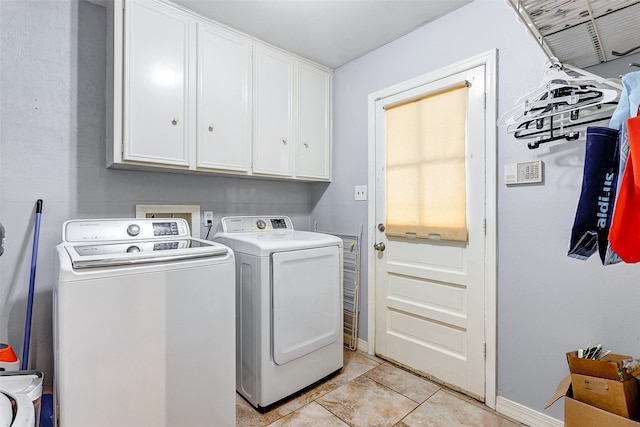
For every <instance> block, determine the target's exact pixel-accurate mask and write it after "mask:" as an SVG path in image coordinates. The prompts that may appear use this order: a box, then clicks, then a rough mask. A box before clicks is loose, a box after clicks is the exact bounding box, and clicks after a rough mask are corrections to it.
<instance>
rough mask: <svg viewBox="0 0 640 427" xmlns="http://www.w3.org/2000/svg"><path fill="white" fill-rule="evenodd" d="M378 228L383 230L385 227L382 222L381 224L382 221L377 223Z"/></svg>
mask: <svg viewBox="0 0 640 427" xmlns="http://www.w3.org/2000/svg"><path fill="white" fill-rule="evenodd" d="M378 230H379V231H384V230H386V228H385V226H384V224H383V223H380V224H378Z"/></svg>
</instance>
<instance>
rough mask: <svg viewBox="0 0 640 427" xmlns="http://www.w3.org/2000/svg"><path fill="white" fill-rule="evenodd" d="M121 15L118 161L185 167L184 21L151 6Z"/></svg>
mask: <svg viewBox="0 0 640 427" xmlns="http://www.w3.org/2000/svg"><path fill="white" fill-rule="evenodd" d="M124 13H125V39H124V49H125V52H124V54H125V55H124V108H123V110H124V112H123V121H124V128H123V134H124V135H123V139H124V150H123V157H124V160H129V161H136V162H150V163H160V164H168V165H180V166H188V165H189V150H188V145H187V144H188V141H189V124H188V120H189V117H188V107H189V106H188V87H189V86H188V78H189V47H188V44H189V21H188V18H187V17H186V16H183V15H182V14H180V13H178V12H177V11H175V10H174V9H173V8H171V7H169V6H166V5H164V4H162V3H156V2H127V3H126V9H125V12H124Z"/></svg>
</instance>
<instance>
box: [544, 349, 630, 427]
mask: <svg viewBox="0 0 640 427" xmlns="http://www.w3.org/2000/svg"><path fill="white" fill-rule="evenodd" d="M626 359H630V357H628V356H621V355H615V354H614V355H608V356H607V357H605V358H603V359H602V360H589V359H579V358H578V357H577V352H572V353H567V361H568V363H569V370H570V371H571V373H570V374H569V375H568V376H567V377H566V378H564V379H563V380H562V381H561V382H560V384H559V385H558V388H557V389H556V393H555V394H554V396H553V397H552V398H551V400H550V401H549V403H547V406H546V407H545V408H548V407H549V406H551V405H552V404H553V403H554V402H556V401H557V400H559V399H560V398H561V397H563V396H564V397H565V407H564V412H565V413H564V417H565V426H566V427H590V426H593V427H601V426H607V427H632V426H633V427H640V423H639V422H636V421H634V419H637V417H638V416H639V415H640V413H639V405H638V400H639V395H640V393H639V389H640V387H638V380H637V379H636V378H634V377H633V376H631V375H629V374H628V373H627V372H626V371H625V370H624V369H623V368H622V361H623V360H626Z"/></svg>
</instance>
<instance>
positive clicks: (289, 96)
mask: <svg viewBox="0 0 640 427" xmlns="http://www.w3.org/2000/svg"><path fill="white" fill-rule="evenodd" d="M253 62H254V76H253V78H254V86H253V89H254V97H253V120H254V123H253V131H254V135H253V139H254V146H253V172H254V173H259V174H268V175H279V176H293V149H294V144H293V141H291V139H292V137H293V66H294V61H293V58H292V57H291V56H287V55H284V54H283V53H281V52H279V51H277V50H275V49H269V48H267V47H265V46H255V47H254V51H253Z"/></svg>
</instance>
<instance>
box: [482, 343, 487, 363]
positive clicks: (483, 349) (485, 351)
mask: <svg viewBox="0 0 640 427" xmlns="http://www.w3.org/2000/svg"><path fill="white" fill-rule="evenodd" d="M482 357H484V358H485V359H486V358H487V343H486V342H483V343H482Z"/></svg>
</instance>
